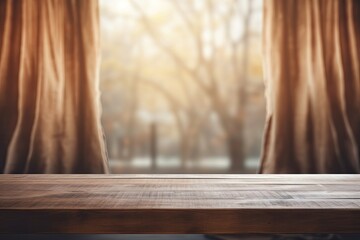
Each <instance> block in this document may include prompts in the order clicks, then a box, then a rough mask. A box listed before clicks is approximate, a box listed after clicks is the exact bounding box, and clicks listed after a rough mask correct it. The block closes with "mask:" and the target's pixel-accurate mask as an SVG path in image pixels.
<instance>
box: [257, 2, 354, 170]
mask: <svg viewBox="0 0 360 240" xmlns="http://www.w3.org/2000/svg"><path fill="white" fill-rule="evenodd" d="M263 41H264V42H263V45H264V69H265V84H266V99H267V124H266V127H265V135H264V144H263V152H262V159H261V168H260V172H261V173H360V167H359V164H360V160H359V154H360V152H359V151H360V70H359V68H360V65H359V64H360V61H359V60H360V53H359V49H360V1H357V0H346V1H344V0H265V1H264V38H263Z"/></svg>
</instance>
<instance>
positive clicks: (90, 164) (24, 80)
mask: <svg viewBox="0 0 360 240" xmlns="http://www.w3.org/2000/svg"><path fill="white" fill-rule="evenodd" d="M0 48H1V49H0V51H1V52H0V172H3V173H106V172H108V167H107V157H106V150H105V145H104V140H103V133H102V129H101V125H100V105H99V90H98V81H99V79H98V75H99V60H100V55H99V54H100V49H99V16H98V2H97V0H45V1H39V0H1V1H0Z"/></svg>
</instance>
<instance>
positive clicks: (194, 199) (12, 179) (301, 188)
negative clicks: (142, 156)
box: [0, 175, 360, 234]
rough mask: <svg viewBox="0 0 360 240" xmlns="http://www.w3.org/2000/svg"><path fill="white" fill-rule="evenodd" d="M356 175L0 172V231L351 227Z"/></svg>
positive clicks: (358, 201)
mask: <svg viewBox="0 0 360 240" xmlns="http://www.w3.org/2000/svg"><path fill="white" fill-rule="evenodd" d="M359 183H360V176H358V175H1V176H0V233H153V234H155V233H179V234H182V233H209V234H210V233H323V232H331V233H358V232H360V184H359Z"/></svg>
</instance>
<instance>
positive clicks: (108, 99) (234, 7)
mask: <svg viewBox="0 0 360 240" xmlns="http://www.w3.org/2000/svg"><path fill="white" fill-rule="evenodd" d="M100 4H101V12H100V17H101V35H102V43H101V44H102V65H101V73H100V78H101V81H100V85H101V91H102V97H101V101H102V108H103V112H102V123H103V128H104V132H105V138H106V143H107V149H108V155H109V159H110V168H111V172H112V173H255V172H256V170H257V167H258V164H259V157H260V150H261V144H262V143H261V141H262V132H263V128H264V119H265V99H264V84H263V79H262V76H263V74H262V65H261V64H262V57H261V51H262V50H261V30H262V1H261V0H221V1H219V0H121V1H113V0H101V1H100Z"/></svg>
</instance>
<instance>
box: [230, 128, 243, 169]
mask: <svg viewBox="0 0 360 240" xmlns="http://www.w3.org/2000/svg"><path fill="white" fill-rule="evenodd" d="M227 148H228V154H229V158H230V161H231V165H230V171H231V172H234V173H243V172H245V147H244V141H243V136H242V131H237V133H232V134H231V135H229V136H228V140H227Z"/></svg>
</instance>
